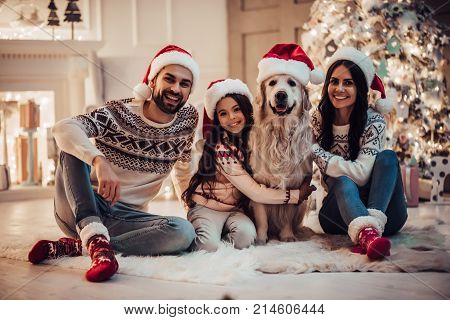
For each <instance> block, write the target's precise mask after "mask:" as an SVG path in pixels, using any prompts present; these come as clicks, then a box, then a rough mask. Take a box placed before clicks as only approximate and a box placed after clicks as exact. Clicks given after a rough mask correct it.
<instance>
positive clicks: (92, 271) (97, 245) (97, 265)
mask: <svg viewBox="0 0 450 320" xmlns="http://www.w3.org/2000/svg"><path fill="white" fill-rule="evenodd" d="M88 253H89V256H90V257H91V259H92V264H91V267H90V268H89V270H88V271H86V279H87V280H89V281H91V282H101V281H105V280H108V279H109V278H111V277H112V276H113V275H114V274H115V273H116V272H117V270H118V269H119V264H118V263H117V260H116V257H115V256H114V251H113V250H112V248H111V245H110V244H109V241H108V240H107V239H106V237H105V236H103V235H95V236H93V237H92V238H90V239H89V241H88Z"/></svg>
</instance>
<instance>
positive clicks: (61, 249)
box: [28, 238, 83, 264]
mask: <svg viewBox="0 0 450 320" xmlns="http://www.w3.org/2000/svg"><path fill="white" fill-rule="evenodd" d="M82 247H83V246H82V244H81V240H76V239H72V238H60V239H59V240H58V241H50V240H40V241H38V242H36V244H35V245H34V246H33V248H31V250H30V252H29V253H28V260H29V261H30V262H31V263H33V264H37V263H40V262H41V261H42V260H45V259H56V258H59V257H62V256H69V257H76V256H81V253H82Z"/></svg>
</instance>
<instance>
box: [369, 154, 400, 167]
mask: <svg viewBox="0 0 450 320" xmlns="http://www.w3.org/2000/svg"><path fill="white" fill-rule="evenodd" d="M397 165H398V159H397V155H396V154H395V152H394V151H392V150H383V151H381V152H380V153H379V154H377V156H376V158H375V164H374V167H377V168H381V170H385V169H387V168H397Z"/></svg>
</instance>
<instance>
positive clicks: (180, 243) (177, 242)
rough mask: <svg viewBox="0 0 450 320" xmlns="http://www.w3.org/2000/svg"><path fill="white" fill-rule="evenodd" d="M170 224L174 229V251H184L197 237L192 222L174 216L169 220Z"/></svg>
mask: <svg viewBox="0 0 450 320" xmlns="http://www.w3.org/2000/svg"><path fill="white" fill-rule="evenodd" d="M169 225H170V226H171V227H172V229H173V230H174V233H173V237H174V238H173V239H172V241H173V245H174V247H175V248H174V251H184V250H186V249H188V248H189V246H190V245H191V243H192V241H194V239H195V230H194V227H193V226H192V224H191V223H190V222H189V221H187V220H185V219H182V218H178V217H175V218H172V219H171V220H169Z"/></svg>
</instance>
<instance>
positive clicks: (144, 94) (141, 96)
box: [133, 83, 152, 101]
mask: <svg viewBox="0 0 450 320" xmlns="http://www.w3.org/2000/svg"><path fill="white" fill-rule="evenodd" d="M151 94H152V91H151V89H150V87H149V86H148V85H146V84H145V83H139V84H138V85H136V86H135V87H134V88H133V95H134V99H135V100H137V101H146V100H147V99H148V98H150V96H151Z"/></svg>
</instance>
